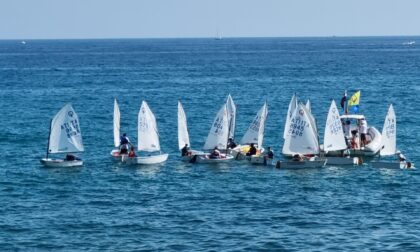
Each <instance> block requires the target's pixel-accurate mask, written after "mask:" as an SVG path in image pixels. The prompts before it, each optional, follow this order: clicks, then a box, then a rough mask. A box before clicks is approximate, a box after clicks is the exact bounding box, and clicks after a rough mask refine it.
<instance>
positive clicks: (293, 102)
mask: <svg viewBox="0 0 420 252" xmlns="http://www.w3.org/2000/svg"><path fill="white" fill-rule="evenodd" d="M297 106H298V101H297V97H296V95H293V96H292V99H291V100H290V103H289V108H288V110H287V115H286V123H285V124H284V133H283V138H284V139H286V137H287V132H289V127H290V119H291V118H292V115H293V112H294V111H295V109H296V108H297Z"/></svg>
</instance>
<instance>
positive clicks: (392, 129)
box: [371, 104, 414, 169]
mask: <svg viewBox="0 0 420 252" xmlns="http://www.w3.org/2000/svg"><path fill="white" fill-rule="evenodd" d="M382 145H383V148H382V149H381V150H380V152H379V155H380V157H385V156H395V155H397V154H400V152H398V151H397V118H396V116H395V111H394V107H393V106H392V104H391V105H390V106H389V108H388V112H387V114H386V117H385V121H384V127H383V128H382ZM371 164H372V167H375V168H389V169H413V168H414V165H413V164H412V163H411V162H407V161H394V162H392V161H373V162H371Z"/></svg>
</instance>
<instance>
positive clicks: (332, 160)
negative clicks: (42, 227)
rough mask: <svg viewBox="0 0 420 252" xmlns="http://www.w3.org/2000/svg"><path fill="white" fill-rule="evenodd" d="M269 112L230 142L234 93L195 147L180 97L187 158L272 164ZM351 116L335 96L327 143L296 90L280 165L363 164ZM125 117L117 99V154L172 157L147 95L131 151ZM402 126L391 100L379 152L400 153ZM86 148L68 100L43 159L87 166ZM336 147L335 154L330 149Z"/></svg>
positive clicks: (129, 158) (154, 160)
mask: <svg viewBox="0 0 420 252" xmlns="http://www.w3.org/2000/svg"><path fill="white" fill-rule="evenodd" d="M267 116H268V105H267V102H265V103H264V104H263V106H262V107H261V108H260V109H259V111H258V112H257V114H256V116H255V117H254V119H253V120H252V122H251V124H250V126H249V127H248V129H247V131H246V133H245V134H244V136H243V137H242V139H241V140H240V142H239V145H237V146H235V147H233V148H230V146H229V143H231V141H232V140H233V139H234V136H235V123H236V106H235V103H234V102H233V99H232V97H231V95H229V96H228V98H227V99H226V102H225V103H224V104H223V105H222V107H221V108H220V109H219V111H218V113H217V114H216V117H215V118H214V120H213V123H212V125H211V127H210V130H209V133H208V136H207V138H206V141H205V143H204V146H203V150H202V151H197V150H192V149H191V145H190V135H189V131H188V126H187V117H186V113H185V111H184V108H183V106H182V104H181V102H180V101H178V148H179V150H182V152H183V155H182V158H181V159H182V160H183V161H187V162H191V163H195V162H197V163H224V162H228V161H231V160H233V159H247V160H249V161H250V162H251V163H254V164H265V165H267V164H268V165H269V164H272V158H270V160H267V155H265V152H264V148H263V139H264V132H265V124H266V120H267ZM351 116H353V117H355V118H361V116H360V115H351ZM349 117H350V115H347V114H346V115H345V116H340V114H339V109H338V108H337V105H336V103H335V101H334V100H332V101H331V105H330V108H329V111H328V116H327V120H326V125H325V131H324V138H323V145H320V143H319V134H318V128H317V124H316V120H315V117H314V116H313V115H312V112H311V103H310V101H309V100H308V101H307V102H306V104H303V103H299V102H298V99H297V96H296V95H293V97H292V99H291V101H290V103H289V107H288V112H287V116H286V121H285V128H284V132H283V137H284V145H283V148H282V154H283V155H284V156H285V157H288V158H291V160H286V161H278V162H277V163H276V166H277V167H278V168H293V169H295V168H310V167H322V166H325V165H355V164H360V163H361V159H360V157H358V156H357V155H355V152H354V153H351V152H350V151H349V143H348V141H347V140H348V139H347V140H346V136H345V134H344V132H345V130H344V128H343V123H344V120H347V119H348V118H349ZM363 118H364V117H363ZM120 123H121V113H120V109H119V105H118V102H117V100H116V99H115V100H114V113H113V131H114V146H115V148H114V149H113V150H112V151H111V157H112V158H113V160H115V161H119V162H122V163H126V164H158V163H162V162H165V161H166V160H167V158H168V154H166V153H162V152H161V147H160V142H159V133H158V128H157V122H156V118H155V116H154V114H153V112H152V111H151V109H150V108H149V106H148V104H147V103H146V102H145V101H143V102H142V104H141V107H140V110H139V113H138V141H137V153H136V152H135V151H134V149H135V146H134V145H133V144H132V143H131V142H129V140H128V138H127V142H128V143H129V145H131V146H130V147H131V151H130V153H129V152H128V151H127V148H126V149H125V151H123V150H122V149H123V145H124V144H122V139H123V138H124V137H125V134H124V135H123V137H121V136H120V126H121V125H120ZM396 127H397V126H396V116H395V112H394V108H393V106H392V104H391V105H390V107H389V109H388V112H387V115H386V118H385V122H384V126H383V129H382V135H381V134H380V133H379V132H378V133H374V134H376V136H375V138H376V141H377V140H378V139H380V141H381V142H380V143H379V144H378V143H376V142H375V145H379V146H380V148H379V150H378V152H379V153H380V156H381V157H383V156H392V155H396V154H398V152H397V148H396ZM375 130H376V129H375ZM376 131H377V130H376ZM251 146H252V147H251ZM254 147H256V149H257V150H256V152H255V153H254V154H252V155H248V151H249V150H250V148H254ZM365 148H366V146H365ZM184 150H187V151H184ZM83 151H84V146H83V142H82V135H81V131H80V125H79V118H78V116H77V114H76V112H75V111H74V109H73V107H72V105H71V104H66V105H65V106H64V107H63V108H62V109H61V110H60V111H59V112H58V113H57V114H56V115H55V116H54V118H53V119H52V120H51V124H50V131H49V137H48V149H47V153H46V157H45V158H43V159H41V163H42V164H44V165H45V166H49V167H72V166H81V165H83V161H82V160H81V159H80V158H78V157H76V156H75V154H76V153H80V152H83ZM360 151H363V150H362V149H361V150H360ZM370 152H371V151H370V150H367V151H366V152H365V155H366V156H368V155H370ZM60 153H63V154H67V155H66V157H65V158H63V159H60V158H51V157H50V156H49V155H51V154H60ZM331 153H332V155H330V154H331ZM337 153H340V155H338V154H337ZM215 154H217V155H215ZM359 154H360V152H359ZM372 166H374V167H384V168H412V164H411V163H410V162H406V161H405V160H401V162H390V161H386V160H385V161H382V160H379V161H373V162H372Z"/></svg>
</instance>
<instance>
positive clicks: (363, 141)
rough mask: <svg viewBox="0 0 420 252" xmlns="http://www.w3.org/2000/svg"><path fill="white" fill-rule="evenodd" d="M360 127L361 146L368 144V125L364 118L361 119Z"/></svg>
mask: <svg viewBox="0 0 420 252" xmlns="http://www.w3.org/2000/svg"><path fill="white" fill-rule="evenodd" d="M359 127H360V146H361V147H365V145H366V144H367V139H366V136H367V133H368V125H367V122H366V120H365V119H364V118H362V119H360V120H359Z"/></svg>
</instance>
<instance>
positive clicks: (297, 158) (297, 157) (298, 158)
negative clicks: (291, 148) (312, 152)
mask: <svg viewBox="0 0 420 252" xmlns="http://www.w3.org/2000/svg"><path fill="white" fill-rule="evenodd" d="M292 161H296V162H301V161H303V156H302V155H300V154H295V155H293V157H292Z"/></svg>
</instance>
